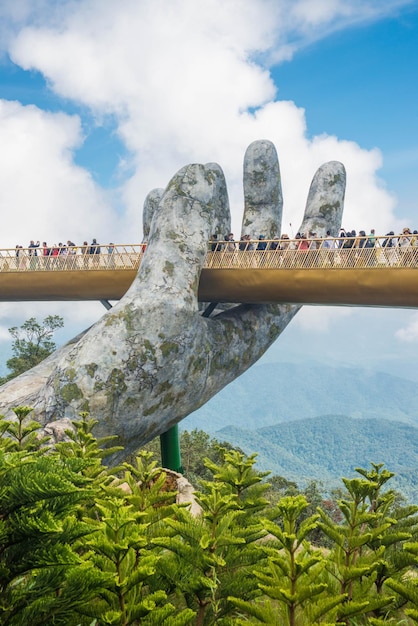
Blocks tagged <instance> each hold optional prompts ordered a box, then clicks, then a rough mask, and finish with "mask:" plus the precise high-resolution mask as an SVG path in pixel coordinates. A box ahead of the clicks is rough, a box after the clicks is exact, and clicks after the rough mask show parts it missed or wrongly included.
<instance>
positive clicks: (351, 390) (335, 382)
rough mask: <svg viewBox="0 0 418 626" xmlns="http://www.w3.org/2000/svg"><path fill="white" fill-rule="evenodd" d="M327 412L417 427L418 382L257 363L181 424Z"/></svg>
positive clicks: (209, 428) (259, 421)
mask: <svg viewBox="0 0 418 626" xmlns="http://www.w3.org/2000/svg"><path fill="white" fill-rule="evenodd" d="M327 414H332V415H347V416H349V417H358V418H360V417H361V418H379V419H380V418H385V419H390V420H397V421H401V422H406V423H409V424H415V425H417V426H418V385H417V384H416V383H414V382H412V381H409V380H406V379H403V378H398V377H396V376H391V375H389V374H384V373H379V372H368V371H365V370H362V369H356V368H348V367H347V368H343V367H338V368H336V367H327V366H323V365H320V364H312V363H311V364H306V365H304V364H297V365H296V364H290V363H274V364H266V365H256V366H254V367H252V368H251V369H250V370H248V371H247V372H246V373H245V374H243V375H242V376H241V377H240V378H238V379H237V380H236V381H234V382H233V383H231V384H230V385H228V386H227V387H226V388H225V389H223V390H222V391H221V392H220V393H219V394H218V395H217V396H215V397H214V398H213V399H212V400H211V401H210V402H208V403H207V404H206V405H204V406H203V407H202V408H201V409H199V410H198V411H196V412H195V413H193V414H192V415H189V417H187V418H186V419H185V420H183V422H182V423H181V427H182V428H186V429H188V430H190V429H192V428H201V429H202V430H205V431H206V432H209V433H214V432H215V431H217V430H219V429H220V428H223V427H224V426H227V425H234V426H239V427H242V428H248V429H257V428H261V427H263V426H270V425H273V424H277V423H278V422H287V421H289V420H295V419H302V418H306V417H316V416H319V415H327Z"/></svg>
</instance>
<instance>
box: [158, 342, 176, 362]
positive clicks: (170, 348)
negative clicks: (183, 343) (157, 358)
mask: <svg viewBox="0 0 418 626" xmlns="http://www.w3.org/2000/svg"><path fill="white" fill-rule="evenodd" d="M160 350H161V354H162V355H163V357H164V358H166V357H168V356H169V355H170V354H171V353H177V352H178V351H179V347H178V345H177V344H176V343H175V342H174V341H165V342H164V343H162V344H161V346H160Z"/></svg>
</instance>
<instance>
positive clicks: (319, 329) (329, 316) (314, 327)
mask: <svg viewBox="0 0 418 626" xmlns="http://www.w3.org/2000/svg"><path fill="white" fill-rule="evenodd" d="M354 311H355V310H354V309H351V308H349V307H319V306H305V307H302V309H301V310H300V311H299V313H298V314H297V316H296V317H295V319H294V321H293V322H292V325H294V326H295V329H300V330H301V331H305V332H310V333H319V334H326V333H328V332H329V330H330V328H331V327H332V326H333V325H334V324H337V323H338V322H339V321H340V320H342V319H344V318H347V317H351V316H352V315H353V313H354Z"/></svg>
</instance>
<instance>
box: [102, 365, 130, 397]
mask: <svg viewBox="0 0 418 626" xmlns="http://www.w3.org/2000/svg"><path fill="white" fill-rule="evenodd" d="M127 388H128V387H127V386H126V383H125V374H124V373H123V372H122V370H120V369H118V368H116V367H114V368H113V370H112V371H111V373H110V375H109V378H108V379H107V384H106V389H107V390H108V392H109V394H111V395H112V396H113V395H115V394H117V395H120V394H122V393H124V392H125V391H126V390H127Z"/></svg>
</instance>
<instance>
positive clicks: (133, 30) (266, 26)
mask: <svg viewBox="0 0 418 626" xmlns="http://www.w3.org/2000/svg"><path fill="white" fill-rule="evenodd" d="M417 59H418V2H417V1H416V0H414V1H410V0H200V1H199V2H196V0H119V2H114V0H19V1H18V2H16V0H0V210H1V213H2V223H1V228H0V246H1V247H11V248H12V247H14V246H15V245H16V244H21V245H24V246H25V245H27V244H28V243H29V241H30V239H40V240H47V241H48V242H49V243H54V242H57V241H66V240H67V239H71V240H73V241H74V242H76V243H81V242H82V241H83V240H84V239H88V240H91V238H92V237H96V238H97V239H98V240H99V241H100V242H103V243H105V242H107V241H110V240H112V241H116V242H120V243H133V242H134V241H140V239H141V236H142V218H141V212H142V204H143V200H144V198H145V195H146V194H147V192H148V191H149V190H150V189H152V188H153V187H164V186H165V185H166V184H167V182H168V180H169V179H170V177H171V176H172V175H173V174H174V173H175V172H176V171H177V169H179V168H180V167H182V166H183V165H185V164H186V163H190V162H208V161H216V162H218V163H219V164H220V165H221V166H222V168H223V169H224V172H225V175H226V177H227V181H228V187H229V194H230V202H231V207H232V213H233V230H234V232H235V233H239V228H240V220H241V211H242V173H241V171H242V160H243V155H244V152H245V149H246V147H247V145H248V144H249V143H250V142H252V141H253V140H255V139H262V138H265V139H270V140H271V141H273V142H274V143H275V145H276V148H277V151H278V153H279V158H280V166H281V172H282V178H283V193H284V198H285V216H284V226H283V228H284V229H285V230H290V228H291V227H290V224H292V225H294V226H293V228H294V229H295V230H296V229H297V225H298V224H299V222H300V220H301V217H302V214H303V210H304V205H305V201H306V196H307V192H308V189H309V184H310V181H311V179H312V177H313V175H314V173H315V171H316V169H317V168H318V166H319V165H321V164H322V163H324V162H326V161H329V160H339V161H342V162H343V163H344V165H345V167H346V170H347V180H348V185H347V193H346V205H345V217H344V226H345V227H346V228H349V229H353V228H354V229H356V230H360V229H362V228H363V229H366V230H368V229H370V228H372V227H374V228H375V229H376V232H378V233H382V234H384V233H385V232H387V231H388V230H391V229H393V230H395V231H396V230H399V229H401V228H402V227H403V226H406V225H408V226H410V227H412V228H418V210H417V209H418V206H417V198H418V176H417V174H418V107H417V100H418V64H417ZM50 313H58V314H62V315H63V316H64V318H65V323H66V328H65V331H61V332H62V333H63V334H62V335H61V338H62V339H65V333H69V334H74V332H78V331H79V330H81V329H82V328H83V327H85V326H86V325H88V324H90V323H91V322H92V321H94V320H95V319H97V318H98V317H99V316H100V315H101V314H102V313H103V307H102V306H101V305H100V304H82V305H80V304H66V305H62V304H56V303H47V304H42V305H39V304H35V303H34V304H23V305H18V304H0V349H1V352H0V365H1V362H2V361H4V359H5V357H6V356H7V350H8V345H9V343H8V339H9V335H8V332H7V328H8V327H10V326H11V325H13V324H19V323H21V322H23V321H24V320H25V319H27V318H28V317H29V316H30V315H35V316H37V317H38V318H42V317H43V316H45V315H48V314H50ZM57 340H60V336H57ZM417 350H418V314H417V313H415V312H414V311H408V310H401V311H395V310H393V309H367V310H365V309H358V308H357V309H355V308H322V307H321V308H319V307H316V308H315V307H305V308H304V309H303V311H302V312H301V313H300V314H299V315H298V316H297V318H296V319H295V320H294V322H292V324H291V326H290V327H289V328H288V329H287V330H286V331H285V333H284V335H283V337H282V338H281V339H280V340H279V341H278V342H276V344H275V346H273V348H271V350H270V352H269V353H268V354H267V355H266V357H265V358H266V359H267V360H268V359H270V360H277V359H282V360H290V359H296V360H297V359H301V358H302V359H318V360H325V361H327V362H332V363H333V364H353V365H362V366H364V367H372V368H375V369H382V370H387V371H391V372H393V373H399V374H401V375H408V376H409V377H412V378H414V379H417V380H418V359H416V358H415V353H416V351H417ZM2 357H3V358H2Z"/></svg>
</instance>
